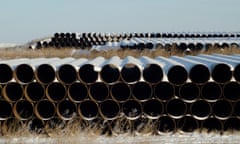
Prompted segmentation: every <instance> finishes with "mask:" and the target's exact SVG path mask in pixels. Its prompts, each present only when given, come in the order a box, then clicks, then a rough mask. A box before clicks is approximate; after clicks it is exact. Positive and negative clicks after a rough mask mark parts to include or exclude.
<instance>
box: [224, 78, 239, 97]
mask: <svg viewBox="0 0 240 144" xmlns="http://www.w3.org/2000/svg"><path fill="white" fill-rule="evenodd" d="M223 95H224V97H225V98H226V99H228V100H230V101H237V100H239V99H240V84H239V83H238V82H229V83H227V84H225V85H224V87H223Z"/></svg>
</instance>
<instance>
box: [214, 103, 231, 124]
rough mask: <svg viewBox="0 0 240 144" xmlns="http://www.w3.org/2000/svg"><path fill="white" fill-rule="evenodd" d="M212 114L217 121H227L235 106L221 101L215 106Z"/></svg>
mask: <svg viewBox="0 0 240 144" xmlns="http://www.w3.org/2000/svg"><path fill="white" fill-rule="evenodd" d="M212 113H213V115H214V116H215V117H216V118H217V119H220V120H226V119H228V118H229V117H230V116H231V115H232V113H233V106H232V104H231V103H230V102H229V101H227V100H224V99H220V100H217V101H216V102H215V103H214V104H213V108H212Z"/></svg>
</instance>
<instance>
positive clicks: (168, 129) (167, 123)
mask: <svg viewBox="0 0 240 144" xmlns="http://www.w3.org/2000/svg"><path fill="white" fill-rule="evenodd" d="M175 130H176V122H175V120H174V119H172V118H170V117H168V116H162V117H160V118H159V119H158V120H157V123H156V131H157V133H158V134H159V135H162V134H168V133H173V132H174V131H175Z"/></svg>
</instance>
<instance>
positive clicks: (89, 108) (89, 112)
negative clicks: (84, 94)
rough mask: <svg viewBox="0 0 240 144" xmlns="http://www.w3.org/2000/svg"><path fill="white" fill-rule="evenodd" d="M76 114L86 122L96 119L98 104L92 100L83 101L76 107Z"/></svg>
mask: <svg viewBox="0 0 240 144" xmlns="http://www.w3.org/2000/svg"><path fill="white" fill-rule="evenodd" d="M78 114H79V115H80V116H81V118H82V119H84V120H87V121H90V120H93V119H96V118H97V117H98V115H99V110H98V104H97V103H96V102H94V101H92V100H84V101H83V102H81V103H80V104H79V105H78Z"/></svg>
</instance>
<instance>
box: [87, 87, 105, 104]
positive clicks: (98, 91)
mask: <svg viewBox="0 0 240 144" xmlns="http://www.w3.org/2000/svg"><path fill="white" fill-rule="evenodd" d="M89 95H90V97H91V99H92V100H94V101H97V102H102V101H104V100H105V99H107V97H108V96H109V88H108V86H107V85H106V84H105V83H102V82H96V83H93V84H92V85H90V87H89Z"/></svg>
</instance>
